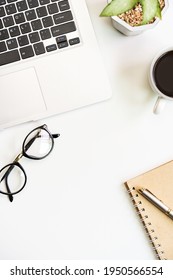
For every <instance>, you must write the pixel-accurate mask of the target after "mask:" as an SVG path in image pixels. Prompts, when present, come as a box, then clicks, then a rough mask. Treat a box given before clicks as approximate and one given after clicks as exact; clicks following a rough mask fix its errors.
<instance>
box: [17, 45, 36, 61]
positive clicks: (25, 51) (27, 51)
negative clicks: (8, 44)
mask: <svg viewBox="0 0 173 280" xmlns="http://www.w3.org/2000/svg"><path fill="white" fill-rule="evenodd" d="M19 50H20V54H21V57H22V58H23V59H26V58H29V57H32V56H34V51H33V48H32V46H27V47H23V48H20V49H19Z"/></svg>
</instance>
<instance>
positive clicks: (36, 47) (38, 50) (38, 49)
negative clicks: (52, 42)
mask: <svg viewBox="0 0 173 280" xmlns="http://www.w3.org/2000/svg"><path fill="white" fill-rule="evenodd" d="M33 46H34V50H35V53H36V55H40V54H43V53H45V48H44V45H43V43H42V42H39V43H36V44H34V45H33Z"/></svg>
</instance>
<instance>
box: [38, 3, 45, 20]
mask: <svg viewBox="0 0 173 280" xmlns="http://www.w3.org/2000/svg"><path fill="white" fill-rule="evenodd" d="M36 11H37V15H38V17H39V18H40V17H45V16H47V10H46V7H44V6H43V7H39V8H37V9H36Z"/></svg>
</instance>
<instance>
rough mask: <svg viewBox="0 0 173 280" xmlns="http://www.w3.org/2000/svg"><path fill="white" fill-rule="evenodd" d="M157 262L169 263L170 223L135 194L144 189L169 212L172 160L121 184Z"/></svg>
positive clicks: (172, 255)
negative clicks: (125, 190) (127, 194)
mask: <svg viewBox="0 0 173 280" xmlns="http://www.w3.org/2000/svg"><path fill="white" fill-rule="evenodd" d="M125 186H126V188H127V190H128V191H129V194H130V195H131V197H132V201H133V202H134V204H135V207H136V210H137V212H138V213H139V217H140V219H141V220H142V222H143V224H144V228H145V230H146V231H147V234H148V236H149V238H150V240H151V243H152V245H153V247H154V250H155V252H156V255H157V257H158V259H160V260H166V259H167V260H173V220H171V219H170V218H169V217H168V216H166V215H165V214H164V213H162V212H161V211H160V210H159V209H158V208H156V207H155V206H154V205H153V204H151V202H149V201H148V200H147V199H146V198H144V197H143V196H142V195H141V194H139V193H138V191H137V190H138V189H140V188H146V189H148V190H150V191H151V192H152V193H153V194H154V195H155V196H156V197H158V198H159V199H160V200H162V201H163V202H164V203H165V204H166V205H167V206H169V207H170V208H171V209H173V161H170V162H168V163H166V164H163V165H161V166H159V167H157V168H155V169H152V170H150V171H148V172H146V173H144V174H142V175H140V176H137V177H135V178H133V179H130V180H128V181H127V182H125Z"/></svg>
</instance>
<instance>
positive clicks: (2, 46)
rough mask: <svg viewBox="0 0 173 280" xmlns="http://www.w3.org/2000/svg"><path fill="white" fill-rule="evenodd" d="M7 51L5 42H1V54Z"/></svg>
mask: <svg viewBox="0 0 173 280" xmlns="http://www.w3.org/2000/svg"><path fill="white" fill-rule="evenodd" d="M6 50H7V47H6V44H5V42H0V52H5V51H6Z"/></svg>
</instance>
